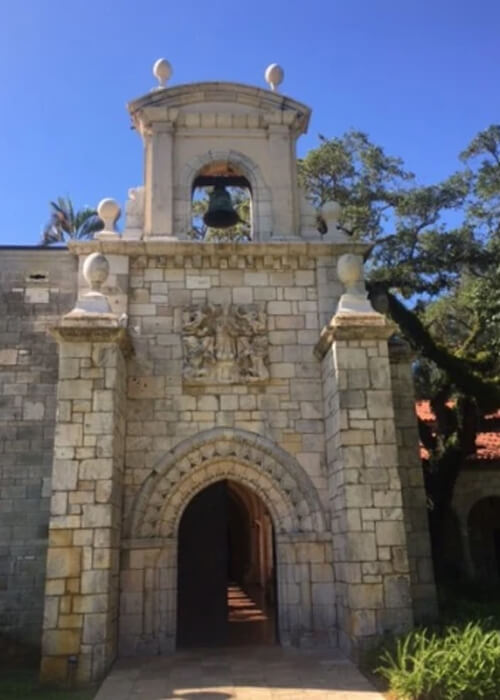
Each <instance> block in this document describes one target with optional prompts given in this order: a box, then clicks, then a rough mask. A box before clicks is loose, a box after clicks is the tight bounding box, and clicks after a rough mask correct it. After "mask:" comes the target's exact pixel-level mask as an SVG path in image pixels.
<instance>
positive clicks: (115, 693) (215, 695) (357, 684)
mask: <svg viewBox="0 0 500 700" xmlns="http://www.w3.org/2000/svg"><path fill="white" fill-rule="evenodd" d="M95 700H383V696H382V695H381V694H380V693H377V692H376V691H375V690H374V688H373V686H371V685H370V683H369V682H368V681H367V680H366V678H364V676H363V675H362V674H361V673H360V672H359V671H358V669H357V668H356V667H355V666H354V664H352V663H351V662H350V661H348V660H347V659H346V658H344V657H343V656H341V655H340V654H339V653H338V652H336V651H335V650H328V651H323V652H318V651H304V650H296V649H282V648H280V647H278V646H274V647H269V646H267V647H266V646H259V647H233V648H230V649H207V650H200V651H186V652H177V653H176V654H173V655H171V656H155V657H147V658H133V659H120V660H118V661H117V662H116V663H115V665H114V666H113V669H112V670H111V673H110V674H109V675H108V677H107V678H106V680H105V681H104V683H103V685H102V686H101V688H100V690H99V692H98V694H97V696H96V698H95Z"/></svg>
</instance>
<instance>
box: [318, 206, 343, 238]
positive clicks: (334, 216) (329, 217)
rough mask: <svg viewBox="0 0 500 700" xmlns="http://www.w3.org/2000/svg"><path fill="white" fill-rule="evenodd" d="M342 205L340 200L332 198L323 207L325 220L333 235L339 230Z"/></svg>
mask: <svg viewBox="0 0 500 700" xmlns="http://www.w3.org/2000/svg"><path fill="white" fill-rule="evenodd" d="M341 211H342V207H341V206H340V204H339V203H338V202H335V201H333V200H331V201H330V202H325V203H324V204H323V206H322V207H321V216H322V217H323V219H324V220H325V223H326V225H327V228H328V233H330V234H331V235H333V234H334V233H336V231H337V225H338V223H339V219H340V213H341Z"/></svg>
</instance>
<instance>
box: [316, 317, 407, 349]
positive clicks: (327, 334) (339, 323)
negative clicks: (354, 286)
mask: <svg viewBox="0 0 500 700" xmlns="http://www.w3.org/2000/svg"><path fill="white" fill-rule="evenodd" d="M394 331H395V326H394V324H392V323H391V322H390V321H388V320H387V319H386V318H385V316H382V315H381V314H379V313H377V312H376V311H374V312H373V313H371V314H349V315H347V314H335V316H334V317H333V318H332V320H331V321H330V323H329V324H328V326H325V327H324V328H323V330H322V331H321V334H320V337H319V340H318V342H317V343H316V345H315V346H314V354H315V355H316V357H317V358H318V359H319V360H321V359H323V357H324V356H325V355H326V353H327V352H328V350H329V348H330V347H331V346H332V344H333V342H334V341H335V340H387V339H388V338H390V336H391V335H393V333H394Z"/></svg>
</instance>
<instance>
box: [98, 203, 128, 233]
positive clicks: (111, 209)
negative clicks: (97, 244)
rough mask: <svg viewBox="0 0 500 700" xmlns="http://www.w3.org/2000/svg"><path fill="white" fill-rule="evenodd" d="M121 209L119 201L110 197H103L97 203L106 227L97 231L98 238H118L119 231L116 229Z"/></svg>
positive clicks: (99, 214)
mask: <svg viewBox="0 0 500 700" xmlns="http://www.w3.org/2000/svg"><path fill="white" fill-rule="evenodd" d="M120 214H121V210H120V207H119V205H118V202H117V201H116V200H114V199H110V198H109V197H108V198H106V199H101V201H100V202H99V204H98V205H97V215H98V216H99V218H100V219H101V221H102V222H103V223H104V228H103V229H102V231H99V232H98V233H96V235H95V236H94V238H97V239H110V238H118V233H117V231H116V222H117V221H118V219H119V218H120Z"/></svg>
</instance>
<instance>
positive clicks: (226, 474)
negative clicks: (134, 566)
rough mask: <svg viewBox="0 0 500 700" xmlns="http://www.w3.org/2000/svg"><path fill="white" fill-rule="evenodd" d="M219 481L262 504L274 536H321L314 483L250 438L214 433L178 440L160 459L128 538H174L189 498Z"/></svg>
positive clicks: (272, 447)
mask: <svg viewBox="0 0 500 700" xmlns="http://www.w3.org/2000/svg"><path fill="white" fill-rule="evenodd" d="M225 478H228V479H233V480H234V481H237V482H240V483H242V484H244V485H245V486H248V487H249V488H250V489H251V490H252V491H254V492H255V493H256V494H257V495H258V496H259V497H260V498H261V499H262V501H263V502H264V504H265V505H266V507H267V508H268V510H269V512H270V514H271V517H272V519H273V522H274V528H275V532H276V534H277V535H280V534H300V533H316V534H319V533H325V532H327V523H326V518H325V514H324V511H323V508H322V506H321V503H320V500H319V497H318V494H317V492H316V489H315V487H314V484H313V483H312V481H311V479H310V478H309V476H308V475H307V474H306V472H305V471H304V469H303V468H302V467H301V465H300V464H299V463H298V462H297V461H296V460H295V458H294V457H292V456H291V455H290V454H288V453H287V452H286V451H285V450H283V449H282V448H281V447H279V446H278V445H276V444H275V443H273V442H272V441H271V440H269V439H268V438H265V437H261V436H260V435H257V434H255V433H251V432H248V431H246V430H241V429H228V428H214V429H212V430H207V431H203V432H201V433H199V434H198V435H196V436H194V437H192V438H188V439H186V440H183V441H182V442H181V443H179V444H178V445H176V447H174V448H173V449H172V450H170V451H169V452H168V453H167V454H166V455H165V456H164V457H162V458H161V459H160V461H159V462H158V463H157V465H156V467H155V468H154V469H153V472H152V473H151V475H150V476H149V477H148V478H147V479H146V481H145V482H144V484H143V486H142V487H141V489H140V491H139V493H138V494H137V496H136V499H135V503H134V506H133V509H132V514H131V517H130V519H129V523H128V527H127V530H128V533H127V534H128V536H129V537H131V538H161V539H164V538H167V539H168V538H175V537H176V536H177V528H178V525H179V522H180V519H181V517H182V513H183V512H184V509H185V508H186V506H187V504H188V503H189V502H190V501H191V499H192V498H193V496H195V495H196V493H198V492H199V491H201V490H202V489H204V488H205V487H206V486H208V485H209V484H211V483H214V482H215V481H219V480H221V479H225Z"/></svg>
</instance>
